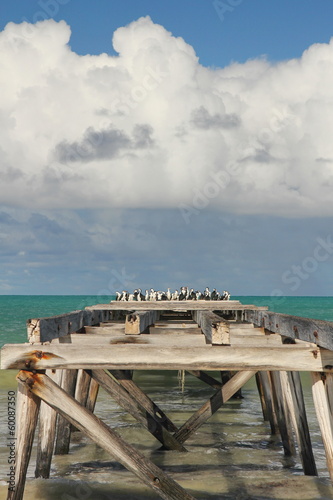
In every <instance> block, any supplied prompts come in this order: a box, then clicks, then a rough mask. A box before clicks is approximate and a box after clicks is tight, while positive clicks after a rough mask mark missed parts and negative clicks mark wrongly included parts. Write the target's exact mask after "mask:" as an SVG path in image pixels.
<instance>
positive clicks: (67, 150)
mask: <svg viewBox="0 0 333 500" xmlns="http://www.w3.org/2000/svg"><path fill="white" fill-rule="evenodd" d="M70 35H71V31H70V27H69V26H68V25H67V24H66V23H65V22H64V21H61V22H59V23H57V22H55V21H53V20H47V21H42V22H39V23H37V24H35V25H32V24H28V23H22V24H19V25H17V24H14V23H9V24H8V25H7V26H6V28H5V29H4V30H3V31H2V32H1V33H0V85H1V94H0V181H1V182H0V202H1V203H2V204H5V205H8V206H19V207H27V208H30V209H32V208H38V209H41V210H42V209H46V208H48V209H52V208H63V209H76V208H110V207H123V208H135V207H141V208H179V210H180V211H181V212H182V214H183V216H184V217H185V218H186V216H187V215H189V216H191V215H192V214H193V213H196V211H197V210H200V209H201V208H205V207H207V206H208V207H209V208H216V209H221V210H228V211H229V212H234V213H238V214H242V213H250V214H260V213H267V214H278V215H282V216H319V215H321V216H322V215H323V216H326V215H333V202H332V188H333V142H332V138H331V135H332V130H333V41H331V43H329V44H315V45H312V46H311V47H309V48H308V49H307V50H306V51H305V52H304V53H303V55H302V57H301V58H300V59H293V60H289V61H282V62H280V63H274V64H272V63H270V62H269V61H266V60H264V59H257V60H250V61H248V62H246V63H245V64H237V63H234V64H232V65H230V66H228V67H225V68H206V67H203V66H202V65H200V63H199V61H198V58H197V56H196V54H195V51H194V49H193V48H192V47H191V46H190V45H188V44H187V43H186V42H185V41H184V40H183V39H182V38H176V37H174V36H173V35H172V34H171V33H170V32H168V31H166V30H165V29H164V28H163V27H162V26H160V25H157V24H154V23H153V22H152V20H151V19H150V18H149V17H144V18H140V19H138V20H137V21H135V22H133V23H131V24H130V25H128V26H126V27H122V28H119V29H118V30H117V31H116V32H115V33H114V36H113V46H114V49H115V50H116V51H117V54H118V55H117V56H110V55H108V54H100V55H98V56H91V55H85V56H79V55H78V54H76V53H74V52H73V51H72V50H71V48H70V45H69V44H70Z"/></svg>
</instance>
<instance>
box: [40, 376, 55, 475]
mask: <svg viewBox="0 0 333 500" xmlns="http://www.w3.org/2000/svg"><path fill="white" fill-rule="evenodd" d="M46 374H47V375H48V376H49V377H50V378H51V379H52V380H54V382H56V383H59V382H60V380H61V373H60V370H56V371H55V370H46ZM56 421H57V412H56V411H55V410H54V409H53V408H51V406H49V405H47V404H46V403H44V401H41V405H40V411H39V428H38V444H37V458H36V469H35V477H36V478H38V477H42V478H44V479H47V478H49V477H50V469H51V462H52V454H53V449H54V441H55V435H56Z"/></svg>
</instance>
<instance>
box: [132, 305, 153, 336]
mask: <svg viewBox="0 0 333 500" xmlns="http://www.w3.org/2000/svg"><path fill="white" fill-rule="evenodd" d="M158 318H159V312H158V311H135V312H133V313H131V314H127V316H126V320H125V334H126V335H139V334H140V333H143V332H144V331H145V330H147V328H148V327H149V326H150V325H153V324H154V323H155V321H156V320H157V319H158Z"/></svg>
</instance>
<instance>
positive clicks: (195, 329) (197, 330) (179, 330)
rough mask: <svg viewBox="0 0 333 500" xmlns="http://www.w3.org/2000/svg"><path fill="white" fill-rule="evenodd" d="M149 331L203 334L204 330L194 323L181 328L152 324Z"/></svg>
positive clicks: (170, 333) (155, 332)
mask: <svg viewBox="0 0 333 500" xmlns="http://www.w3.org/2000/svg"><path fill="white" fill-rule="evenodd" d="M149 333H150V334H154V335H160V336H162V335H169V336H170V335H174V334H178V333H181V334H187V335H192V336H194V335H197V336H198V335H200V336H202V330H201V328H199V327H198V325H194V326H193V327H192V326H190V327H189V328H188V327H187V326H186V327H180V328H178V327H177V328H172V327H166V328H164V327H162V326H157V325H156V326H150V327H149Z"/></svg>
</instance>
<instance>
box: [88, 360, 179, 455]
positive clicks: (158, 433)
mask: <svg viewBox="0 0 333 500" xmlns="http://www.w3.org/2000/svg"><path fill="white" fill-rule="evenodd" d="M91 376H92V377H93V379H94V380H96V382H98V383H99V385H100V386H101V387H103V389H105V390H106V391H107V392H108V393H109V394H110V395H111V396H112V398H113V399H114V400H115V401H116V402H117V403H118V404H119V405H120V406H121V407H122V408H124V410H126V411H128V413H130V414H131V415H132V416H133V417H134V418H135V419H136V420H137V421H138V422H140V423H141V424H142V425H143V426H144V427H145V428H146V429H147V430H148V431H149V432H150V433H151V434H152V435H153V436H154V437H155V438H156V439H158V441H160V443H162V444H163V446H164V447H165V448H166V449H168V450H178V451H186V449H185V448H184V446H183V445H182V444H180V443H179V442H178V441H177V439H176V438H175V437H174V436H173V435H172V434H171V433H170V432H169V431H167V430H166V429H165V428H164V427H163V426H162V425H161V424H160V422H158V421H157V420H156V419H154V418H153V416H152V415H151V414H149V413H148V412H147V411H145V410H144V411H142V407H141V406H140V404H139V403H138V402H137V401H136V399H135V398H134V397H133V396H132V395H131V394H129V393H128V392H127V391H126V389H124V388H123V387H122V386H121V385H120V384H118V383H117V382H116V381H115V380H114V379H113V378H112V377H111V376H110V375H109V374H108V373H107V372H105V371H104V370H92V371H91Z"/></svg>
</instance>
